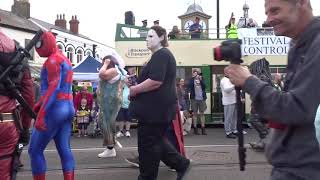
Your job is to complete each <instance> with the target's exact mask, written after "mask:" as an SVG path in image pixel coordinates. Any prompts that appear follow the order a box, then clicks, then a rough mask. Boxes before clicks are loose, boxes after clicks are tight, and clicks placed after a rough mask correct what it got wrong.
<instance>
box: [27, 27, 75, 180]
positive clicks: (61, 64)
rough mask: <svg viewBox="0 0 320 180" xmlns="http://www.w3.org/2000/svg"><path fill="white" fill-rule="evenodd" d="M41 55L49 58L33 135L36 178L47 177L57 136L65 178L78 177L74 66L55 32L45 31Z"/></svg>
mask: <svg viewBox="0 0 320 180" xmlns="http://www.w3.org/2000/svg"><path fill="white" fill-rule="evenodd" d="M36 51H37V52H38V54H39V55H40V56H41V57H48V59H47V60H46V61H45V63H44V64H43V67H42V70H41V97H40V100H39V102H38V103H37V104H36V105H35V107H34V110H35V112H37V113H38V116H37V119H36V122H35V128H34V129H33V132H32V135H31V142H30V147H29V155H30V159H31V167H32V174H33V179H34V180H44V179H45V172H46V161H45V158H44V154H43V151H44V149H45V148H46V146H47V144H48V143H49V142H50V140H51V139H54V141H55V144H56V147H57V150H58V153H59V156H60V159H61V163H62V169H63V175H64V180H73V179H74V166H75V165H74V159H73V155H72V153H71V149H70V132H71V122H72V119H73V117H74V107H73V101H72V87H71V85H72V74H73V71H72V65H71V63H70V60H69V59H68V58H66V57H65V56H64V55H63V54H62V53H61V52H60V51H59V50H58V48H57V46H56V39H55V37H54V35H53V34H52V33H51V32H45V33H44V34H43V35H42V37H41V41H40V42H39V43H37V45H36Z"/></svg>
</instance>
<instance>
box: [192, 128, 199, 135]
mask: <svg viewBox="0 0 320 180" xmlns="http://www.w3.org/2000/svg"><path fill="white" fill-rule="evenodd" d="M193 133H194V134H195V135H200V133H199V131H198V128H197V127H194V128H193Z"/></svg>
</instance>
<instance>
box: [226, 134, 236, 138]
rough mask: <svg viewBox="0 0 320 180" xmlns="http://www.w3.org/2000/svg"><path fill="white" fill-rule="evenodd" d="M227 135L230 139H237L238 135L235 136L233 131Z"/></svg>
mask: <svg viewBox="0 0 320 180" xmlns="http://www.w3.org/2000/svg"><path fill="white" fill-rule="evenodd" d="M226 137H227V138H230V139H235V138H237V136H235V135H234V134H232V133H230V134H227V135H226Z"/></svg>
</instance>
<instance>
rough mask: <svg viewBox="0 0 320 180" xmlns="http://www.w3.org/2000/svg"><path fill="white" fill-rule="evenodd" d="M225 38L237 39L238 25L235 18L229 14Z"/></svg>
mask: <svg viewBox="0 0 320 180" xmlns="http://www.w3.org/2000/svg"><path fill="white" fill-rule="evenodd" d="M226 30H227V39H238V27H237V25H236V18H235V17H234V14H233V13H232V14H231V18H230V20H229V24H228V25H226Z"/></svg>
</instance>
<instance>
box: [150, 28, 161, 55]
mask: <svg viewBox="0 0 320 180" xmlns="http://www.w3.org/2000/svg"><path fill="white" fill-rule="evenodd" d="M162 40H163V36H161V37H159V36H158V34H157V33H156V31H155V30H153V29H150V30H149V31H148V36H147V39H146V41H147V48H148V49H150V50H151V51H156V50H158V49H159V48H161V47H162V45H161V41H162Z"/></svg>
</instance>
